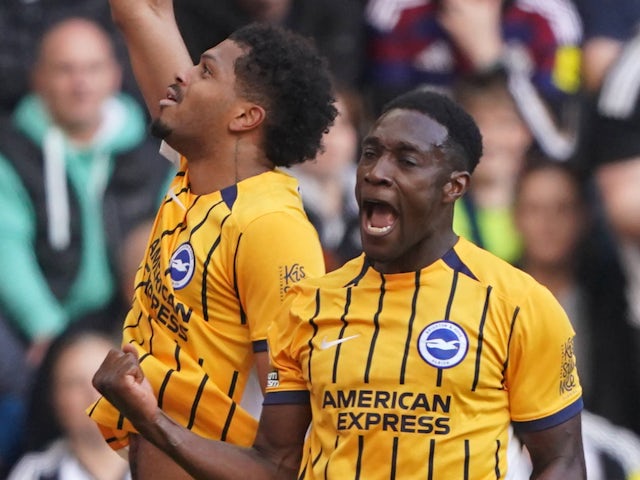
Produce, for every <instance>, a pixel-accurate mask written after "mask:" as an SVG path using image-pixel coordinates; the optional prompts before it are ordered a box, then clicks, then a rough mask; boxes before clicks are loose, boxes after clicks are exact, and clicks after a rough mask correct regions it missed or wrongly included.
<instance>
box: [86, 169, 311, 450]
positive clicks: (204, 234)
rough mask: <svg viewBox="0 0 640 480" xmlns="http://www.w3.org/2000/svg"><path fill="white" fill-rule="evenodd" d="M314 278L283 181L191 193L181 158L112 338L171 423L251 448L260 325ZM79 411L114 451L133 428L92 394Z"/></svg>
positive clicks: (273, 174)
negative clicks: (249, 403)
mask: <svg viewBox="0 0 640 480" xmlns="http://www.w3.org/2000/svg"><path fill="white" fill-rule="evenodd" d="M323 273H324V263H323V257H322V251H321V247H320V242H319V240H318V235H317V233H316V231H315V230H314V228H313V227H312V225H311V224H310V223H309V221H308V219H307V217H306V215H305V213H304V211H303V207H302V202H301V199H300V196H299V193H298V187H297V181H296V180H295V179H294V178H293V177H291V176H290V175H288V174H286V173H284V172H281V171H278V170H276V171H270V172H267V173H263V174H261V175H258V176H254V177H251V178H248V179H246V180H243V181H241V182H239V183H237V184H236V185H232V186H230V187H228V188H225V189H224V190H221V191H218V192H214V193H211V194H207V195H193V194H192V193H191V192H190V190H189V185H188V173H187V170H186V162H185V161H184V160H183V161H182V163H181V167H180V170H179V171H178V173H177V175H176V177H175V179H174V181H173V182H172V184H171V187H170V189H169V193H168V194H167V196H166V198H165V201H164V202H163V204H162V205H161V207H160V209H159V212H158V214H157V217H156V220H155V224H154V226H153V229H152V232H151V236H150V239H149V243H148V247H147V250H146V254H145V257H144V260H143V261H142V263H141V266H140V268H139V270H138V272H137V276H136V289H135V296H134V299H133V305H132V308H131V310H130V312H129V314H128V315H127V318H126V320H125V323H124V327H123V342H124V343H132V344H134V345H135V346H136V347H137V349H138V351H139V357H140V364H141V366H142V369H143V370H144V372H145V375H146V377H147V378H148V379H149V380H150V382H151V384H152V386H153V388H154V391H155V393H156V395H157V397H158V403H159V405H160V407H161V408H162V409H163V410H164V411H165V412H166V413H167V414H168V415H169V416H170V417H171V418H173V419H174V420H175V421H177V422H178V423H180V424H182V425H184V426H186V427H188V428H190V429H191V430H193V431H194V432H196V433H198V434H200V435H203V436H205V437H209V438H214V439H222V440H225V441H229V442H232V443H236V444H241V445H251V443H252V442H253V439H254V437H255V432H256V429H257V420H256V418H254V416H252V415H250V414H249V412H247V411H245V409H243V408H242V407H241V405H240V403H241V400H243V392H244V390H245V386H246V384H247V380H248V378H249V376H250V373H251V371H252V368H253V365H254V358H253V352H254V351H266V333H267V326H268V324H269V323H270V322H271V321H272V319H273V318H274V316H275V314H276V312H277V310H278V307H279V306H280V304H281V303H282V300H283V299H284V297H285V293H286V292H287V290H288V289H289V288H290V287H291V285H292V284H293V283H295V282H296V281H298V280H300V279H302V278H304V277H306V276H318V275H321V274H323ZM260 400H261V399H260ZM88 411H89V414H90V416H91V417H92V418H93V419H94V420H95V421H96V422H97V423H98V424H99V426H100V428H101V430H102V432H103V434H104V435H105V437H106V439H107V441H108V442H109V443H110V444H111V446H112V447H113V448H114V449H118V448H120V447H122V446H124V445H126V444H127V435H128V432H129V431H135V430H134V429H133V428H132V426H131V425H130V423H129V422H128V421H126V419H124V418H122V416H121V415H119V413H118V412H117V411H116V410H115V409H114V408H113V406H111V405H110V404H109V403H108V402H107V401H106V400H105V399H104V398H101V399H100V400H98V401H97V402H96V403H95V404H94V405H93V406H92V407H91V408H90V409H89V410H88Z"/></svg>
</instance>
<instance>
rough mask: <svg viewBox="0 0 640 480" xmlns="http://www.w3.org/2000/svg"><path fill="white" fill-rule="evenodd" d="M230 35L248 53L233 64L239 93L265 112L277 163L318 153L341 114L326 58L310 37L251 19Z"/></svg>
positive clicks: (268, 145)
mask: <svg viewBox="0 0 640 480" xmlns="http://www.w3.org/2000/svg"><path fill="white" fill-rule="evenodd" d="M229 39H231V40H233V41H234V42H235V43H237V44H238V45H240V46H241V47H248V48H247V51H246V54H245V55H243V56H241V57H239V58H238V59H237V60H236V64H235V74H236V79H237V81H238V89H239V93H241V94H242V95H243V96H245V97H246V98H248V99H250V100H251V101H254V102H256V103H258V104H259V105H261V106H262V107H263V108H264V109H265V110H266V112H267V115H266V119H265V136H264V149H265V153H266V155H267V158H269V160H271V162H273V163H274V164H275V165H278V166H290V165H292V164H295V163H302V162H304V161H306V160H309V159H312V158H314V157H315V156H316V155H317V153H318V152H319V151H320V150H321V148H322V136H323V134H324V133H325V132H326V131H327V130H328V129H329V127H330V126H331V125H332V123H333V120H334V118H335V116H336V114H337V111H336V108H335V106H334V96H333V91H332V87H331V79H330V74H329V70H328V67H327V62H326V60H325V59H324V58H322V57H321V56H320V55H319V54H318V52H317V50H316V48H315V46H314V45H313V43H312V41H311V40H309V39H307V38H305V37H302V36H300V35H298V34H295V33H293V32H291V31H288V30H285V29H283V28H280V27H276V26H273V25H267V24H260V23H252V24H249V25H247V26H245V27H242V28H240V29H239V30H236V31H235V32H234V33H232V34H231V35H230V36H229Z"/></svg>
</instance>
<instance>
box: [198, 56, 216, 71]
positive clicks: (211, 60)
mask: <svg viewBox="0 0 640 480" xmlns="http://www.w3.org/2000/svg"><path fill="white" fill-rule="evenodd" d="M200 61H210V62H211V63H212V64H213V65H214V66H215V67H216V68H217V67H218V65H219V64H220V60H218V57H216V56H215V55H213V54H211V53H203V54H202V55H200Z"/></svg>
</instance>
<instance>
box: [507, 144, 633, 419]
mask: <svg viewBox="0 0 640 480" xmlns="http://www.w3.org/2000/svg"><path fill="white" fill-rule="evenodd" d="M587 186H588V184H586V183H585V179H584V178H583V177H582V175H580V174H579V172H578V170H577V169H575V168H573V167H571V166H570V165H569V164H566V163H558V162H554V161H552V160H550V159H548V158H544V157H542V156H531V157H530V160H529V163H528V164H527V167H526V168H525V170H524V171H523V172H522V175H521V177H520V178H519V181H518V188H517V189H516V192H517V193H516V201H515V205H516V207H515V212H514V214H515V222H516V225H517V227H518V230H519V232H520V233H521V238H522V245H523V253H522V257H521V259H520V261H519V262H518V264H519V266H520V267H521V268H522V269H524V270H525V271H526V272H528V273H530V274H531V275H532V276H533V277H534V278H535V279H536V280H538V281H539V282H540V283H542V284H543V285H545V286H546V287H547V288H549V290H550V291H551V293H553V295H554V296H555V297H556V298H557V299H558V301H559V302H560V304H561V305H562V306H563V308H564V309H565V311H566V312H567V314H568V315H569V319H570V320H571V322H572V324H573V327H574V328H575V330H576V340H575V348H576V356H577V358H578V370H579V371H580V382H581V384H582V387H583V396H584V402H585V407H586V408H587V409H589V410H590V411H591V412H592V413H596V414H598V415H600V416H602V417H604V418H606V419H608V420H609V421H610V422H612V423H614V424H616V425H620V426H624V427H626V428H628V429H631V430H634V431H638V426H639V425H640V418H639V417H638V414H637V398H638V397H639V396H640V383H638V381H637V379H638V366H637V365H638V363H637V361H636V360H635V358H636V355H637V354H636V353H635V348H636V347H635V344H634V337H633V329H632V327H631V325H630V324H629V322H628V310H627V308H626V305H627V304H626V302H625V298H624V288H623V286H624V283H623V280H624V277H623V275H622V272H621V270H620V268H619V266H618V265H616V263H615V262H612V261H611V258H610V255H609V254H608V252H607V250H606V248H604V246H603V244H602V241H601V240H602V234H601V233H599V232H598V230H599V229H600V228H601V226H600V225H599V224H598V218H597V216H596V215H594V213H595V206H594V204H593V198H592V196H590V195H588V193H589V192H588V190H587ZM623 365H624V369H623V370H621V368H620V367H621V366H623Z"/></svg>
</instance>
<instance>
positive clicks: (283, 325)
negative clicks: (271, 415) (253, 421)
mask: <svg viewBox="0 0 640 480" xmlns="http://www.w3.org/2000/svg"><path fill="white" fill-rule="evenodd" d="M299 294H300V290H299V289H298V288H294V289H293V290H292V291H291V292H289V294H288V296H287V298H286V299H285V301H284V302H283V304H282V307H281V308H280V309H279V311H278V315H277V318H276V319H275V321H274V322H273V323H272V324H271V325H270V326H269V330H268V336H267V340H268V344H269V360H270V362H271V372H270V374H269V378H268V382H267V392H266V393H267V395H266V397H265V402H266V403H277V402H274V401H273V399H274V398H275V397H276V396H278V395H279V396H280V397H282V395H293V396H295V392H307V390H308V387H307V382H306V380H305V378H304V374H303V371H302V366H301V361H300V358H299V351H300V348H299V346H300V344H301V343H304V342H306V341H307V338H308V336H307V335H305V332H304V331H303V330H304V326H305V325H307V324H306V323H302V322H301V319H300V318H299V317H298V316H297V315H296V313H295V308H293V307H292V305H293V303H294V300H295V298H296V296H297V295H299ZM291 400H292V401H295V399H294V398H293V397H292V398H291Z"/></svg>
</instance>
